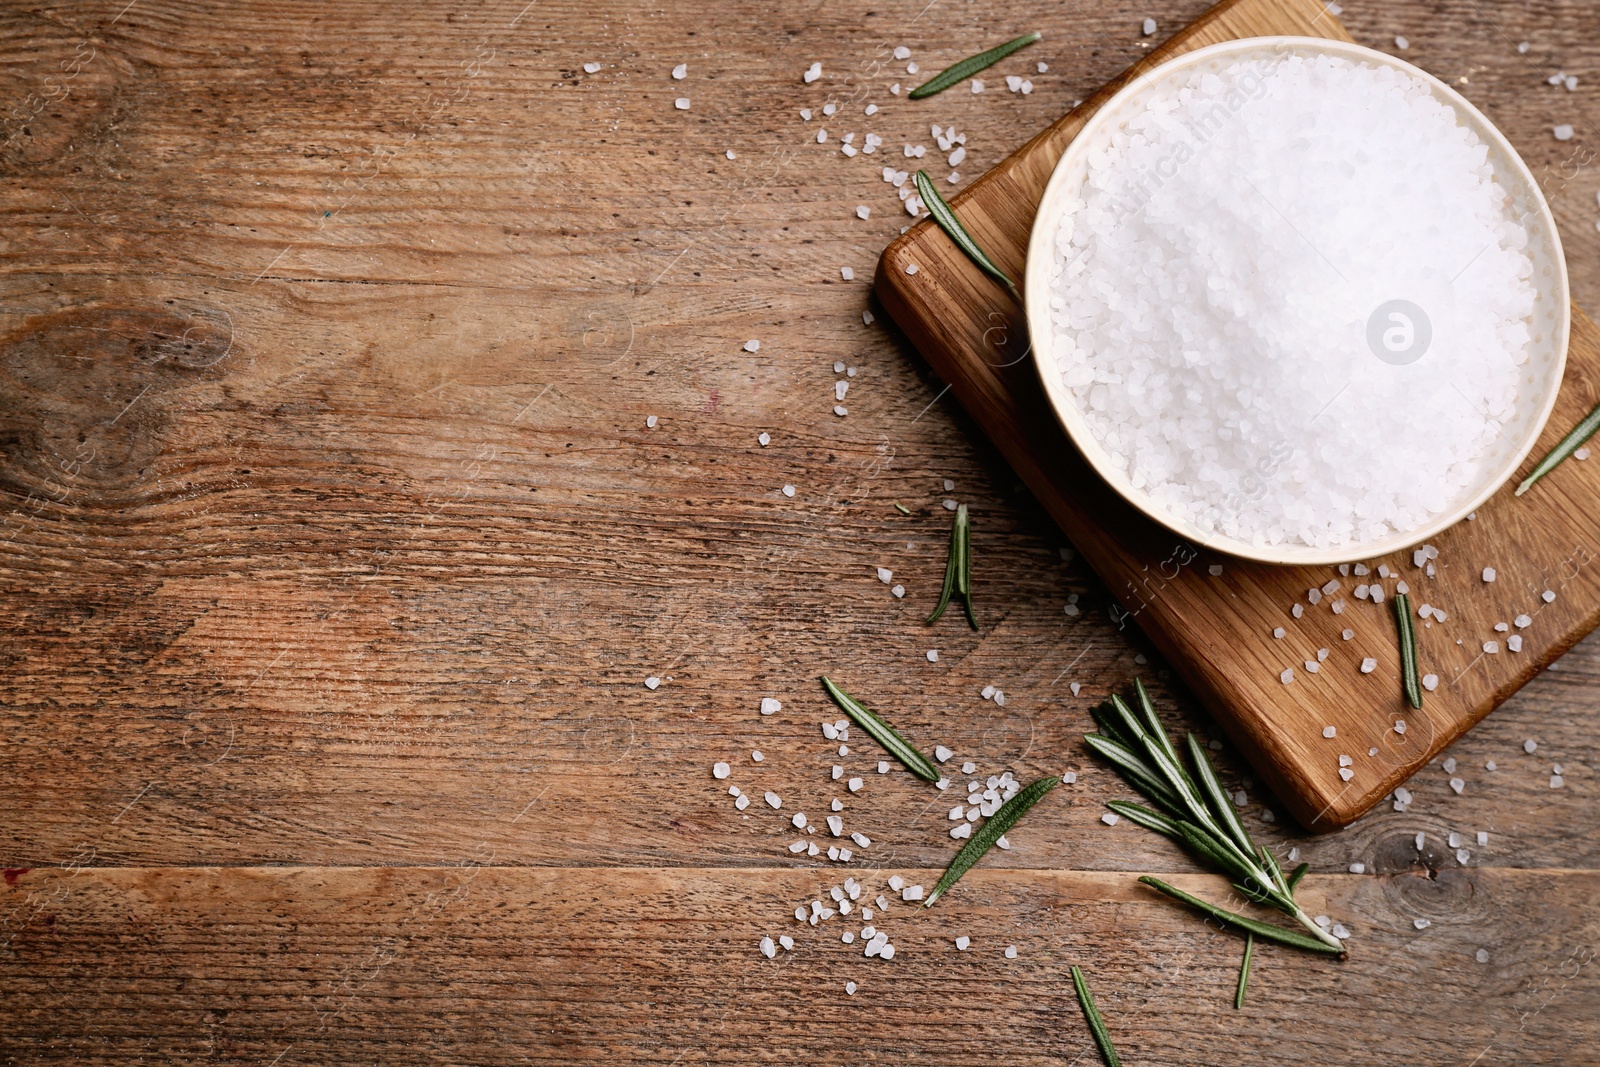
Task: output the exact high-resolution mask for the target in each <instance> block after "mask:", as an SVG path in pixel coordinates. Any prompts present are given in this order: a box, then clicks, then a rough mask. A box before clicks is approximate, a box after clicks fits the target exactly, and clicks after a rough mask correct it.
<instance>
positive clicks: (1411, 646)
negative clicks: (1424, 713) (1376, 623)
mask: <svg viewBox="0 0 1600 1067" xmlns="http://www.w3.org/2000/svg"><path fill="white" fill-rule="evenodd" d="M1394 621H1395V623H1396V625H1398V626H1399V628H1400V679H1401V681H1402V682H1403V683H1404V684H1405V689H1406V700H1408V701H1410V702H1411V706H1412V707H1414V708H1416V709H1417V710H1418V711H1421V710H1422V682H1421V680H1420V679H1419V678H1418V677H1417V634H1416V631H1415V630H1413V629H1412V628H1411V599H1410V598H1409V597H1407V596H1406V595H1405V594H1404V593H1396V594H1395V595H1394Z"/></svg>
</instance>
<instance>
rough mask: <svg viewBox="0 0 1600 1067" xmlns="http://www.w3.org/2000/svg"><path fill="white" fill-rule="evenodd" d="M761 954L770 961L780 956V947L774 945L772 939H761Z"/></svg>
mask: <svg viewBox="0 0 1600 1067" xmlns="http://www.w3.org/2000/svg"><path fill="white" fill-rule="evenodd" d="M761 954H762V955H763V956H765V957H767V959H769V960H770V959H771V958H772V957H774V956H776V955H777V954H778V946H777V945H774V944H773V943H772V938H770V937H763V938H762V939H761Z"/></svg>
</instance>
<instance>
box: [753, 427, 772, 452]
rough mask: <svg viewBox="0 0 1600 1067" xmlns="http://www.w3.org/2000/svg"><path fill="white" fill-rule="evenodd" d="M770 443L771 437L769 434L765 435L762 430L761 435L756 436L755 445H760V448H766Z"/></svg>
mask: <svg viewBox="0 0 1600 1067" xmlns="http://www.w3.org/2000/svg"><path fill="white" fill-rule="evenodd" d="M771 443H772V435H771V434H770V433H767V432H766V431H764V430H763V431H762V432H761V433H758V434H756V444H758V445H760V446H761V447H762V448H766V447H767V446H768V445H770V444H771Z"/></svg>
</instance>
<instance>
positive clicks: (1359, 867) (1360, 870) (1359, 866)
mask: <svg viewBox="0 0 1600 1067" xmlns="http://www.w3.org/2000/svg"><path fill="white" fill-rule="evenodd" d="M1350 873H1351V874H1366V873H1367V865H1366V864H1365V863H1352V864H1351V865H1350Z"/></svg>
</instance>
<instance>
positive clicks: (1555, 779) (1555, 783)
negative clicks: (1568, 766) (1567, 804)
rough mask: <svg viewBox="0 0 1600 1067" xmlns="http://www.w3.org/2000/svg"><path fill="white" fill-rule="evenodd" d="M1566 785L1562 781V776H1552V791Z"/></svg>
mask: <svg viewBox="0 0 1600 1067" xmlns="http://www.w3.org/2000/svg"><path fill="white" fill-rule="evenodd" d="M1564 784H1565V783H1564V782H1563V781H1562V779H1561V775H1559V774H1552V775H1551V776H1550V788H1551V789H1560V788H1561V787H1562V785H1564Z"/></svg>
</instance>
